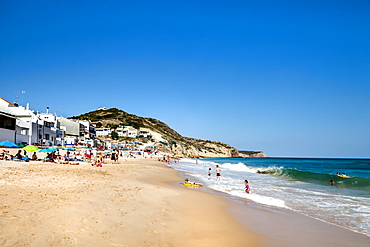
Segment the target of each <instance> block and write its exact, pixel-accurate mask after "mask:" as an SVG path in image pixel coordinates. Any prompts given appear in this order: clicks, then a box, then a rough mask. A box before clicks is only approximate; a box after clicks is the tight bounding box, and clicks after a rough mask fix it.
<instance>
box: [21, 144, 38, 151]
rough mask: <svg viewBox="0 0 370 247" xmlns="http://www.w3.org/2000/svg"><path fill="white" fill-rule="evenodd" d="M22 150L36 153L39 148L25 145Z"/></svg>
mask: <svg viewBox="0 0 370 247" xmlns="http://www.w3.org/2000/svg"><path fill="white" fill-rule="evenodd" d="M23 150H25V151H37V150H39V148H38V147H36V146H34V145H27V146H25V147H24V148H23Z"/></svg>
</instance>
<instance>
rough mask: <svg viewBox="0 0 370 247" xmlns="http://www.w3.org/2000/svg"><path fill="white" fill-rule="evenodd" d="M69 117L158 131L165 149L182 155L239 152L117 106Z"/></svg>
mask: <svg viewBox="0 0 370 247" xmlns="http://www.w3.org/2000/svg"><path fill="white" fill-rule="evenodd" d="M70 119H80V120H89V121H91V122H92V123H94V124H96V126H97V128H104V127H109V128H117V127H119V126H132V127H134V128H136V129H140V128H148V129H150V130H152V131H153V132H156V133H159V134H160V135H161V136H162V138H163V139H164V140H166V142H167V144H168V145H166V146H165V148H166V151H168V152H170V153H172V154H174V155H179V156H183V157H238V156H239V152H238V150H236V149H235V148H233V147H231V146H230V145H227V144H224V143H221V142H214V141H208V140H200V139H194V138H189V137H183V136H181V135H180V134H179V133H177V132H176V131H175V130H173V129H171V128H170V127H169V126H168V125H167V124H165V123H163V122H161V121H159V120H157V119H154V118H144V117H139V116H136V115H133V114H129V113H127V112H125V111H122V110H119V109H117V108H111V109H108V110H96V111H92V112H88V113H85V114H81V115H79V116H73V117H70Z"/></svg>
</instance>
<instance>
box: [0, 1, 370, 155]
mask: <svg viewBox="0 0 370 247" xmlns="http://www.w3.org/2000/svg"><path fill="white" fill-rule="evenodd" d="M0 9H1V14H0V83H1V84H0V85H1V90H0V97H3V98H5V99H7V100H9V101H11V102H14V101H16V100H18V103H20V104H21V105H25V104H26V103H27V102H28V103H30V106H31V109H34V110H38V111H45V108H46V107H47V106H48V107H49V108H50V111H51V112H52V113H54V112H55V113H57V114H58V115H59V116H64V117H69V116H74V115H79V114H82V113H86V112H89V111H92V110H95V109H97V108H98V107H100V106H107V107H117V108H119V109H122V110H124V111H126V112H128V113H132V114H135V115H138V116H143V117H152V118H156V119H159V120H161V121H163V122H165V123H167V124H168V125H169V126H170V127H172V128H173V129H175V130H176V131H178V132H179V133H180V134H182V135H184V136H188V137H194V138H201V139H207V140H215V141H221V142H224V143H227V144H230V145H232V146H234V147H236V148H238V149H240V150H262V151H264V152H266V153H267V155H269V156H287V157H367V158H369V157H370V14H369V13H370V2H369V1H368V0H354V1H341V0H337V1H329V0H321V1H316V0H307V1H293V0H292V1H285V0H280V1H263V0H262V1H233V0H229V1H215V0H213V1H192V0H187V1H140V0H139V1H132V0H130V1H128V0H127V1H124V0H122V1H93V0H90V1H17V0H14V1H1V2H0ZM22 91H25V92H26V93H24V94H22V93H21V92H22ZM16 92H18V94H17V93H16ZM17 96H18V98H17Z"/></svg>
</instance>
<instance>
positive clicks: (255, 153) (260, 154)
mask: <svg viewBox="0 0 370 247" xmlns="http://www.w3.org/2000/svg"><path fill="white" fill-rule="evenodd" d="M239 156H240V157H253V158H266V157H267V155H266V154H265V153H264V152H261V151H239Z"/></svg>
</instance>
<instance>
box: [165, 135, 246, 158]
mask: <svg viewBox="0 0 370 247" xmlns="http://www.w3.org/2000/svg"><path fill="white" fill-rule="evenodd" d="M169 150H170V151H171V152H172V153H173V154H174V155H178V156H182V157H191V158H194V157H239V152H238V150H237V149H235V148H233V147H231V146H230V145H227V144H224V143H221V142H214V141H206V140H200V139H193V138H187V137H184V138H183V140H179V141H178V142H174V141H170V145H169Z"/></svg>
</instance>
